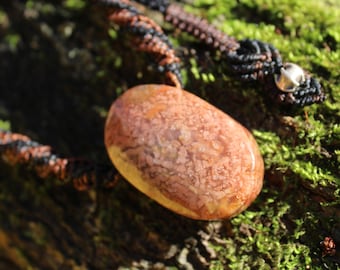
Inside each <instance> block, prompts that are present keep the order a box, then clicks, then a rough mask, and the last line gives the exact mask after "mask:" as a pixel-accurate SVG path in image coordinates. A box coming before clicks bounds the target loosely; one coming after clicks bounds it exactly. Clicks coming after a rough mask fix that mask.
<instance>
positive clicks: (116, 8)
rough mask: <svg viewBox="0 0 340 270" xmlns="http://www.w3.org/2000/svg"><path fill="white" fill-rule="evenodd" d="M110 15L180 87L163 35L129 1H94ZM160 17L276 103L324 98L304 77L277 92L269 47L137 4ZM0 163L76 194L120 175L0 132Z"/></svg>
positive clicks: (163, 6)
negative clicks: (220, 57) (290, 89)
mask: <svg viewBox="0 0 340 270" xmlns="http://www.w3.org/2000/svg"><path fill="white" fill-rule="evenodd" d="M96 1H97V2H99V3H101V4H104V5H105V6H107V7H109V8H110V9H111V12H110V15H109V19H110V20H112V21H113V22H115V23H116V24H118V25H119V26H120V27H121V28H122V29H124V30H126V31H128V32H131V33H132V34H133V36H134V37H135V45H136V47H137V49H139V50H141V51H145V52H147V53H149V54H151V55H153V56H154V58H155V63H156V64H157V68H158V70H159V71H161V72H164V74H165V75H166V77H167V79H168V81H169V83H170V84H173V85H175V86H176V87H180V88H181V87H182V81H181V74H180V63H179V62H180V61H179V59H178V58H177V57H176V55H175V52H174V49H173V47H172V45H171V43H170V41H169V39H168V37H167V36H166V35H165V34H164V33H163V31H162V29H161V28H160V27H159V26H158V25H157V24H156V23H155V22H153V21H152V20H151V19H149V18H147V17H145V16H144V15H142V14H140V13H139V11H138V10H137V9H136V8H135V7H134V6H133V5H131V3H130V2H129V1H128V0H96ZM136 2H139V3H141V4H143V5H146V6H147V7H149V8H151V9H154V10H157V11H160V12H161V13H163V15H164V17H165V19H166V20H167V21H168V22H170V23H172V24H173V25H174V27H176V28H178V29H180V30H182V31H184V32H187V33H189V34H191V35H193V36H195V37H196V38H198V39H199V40H201V41H202V42H204V43H205V44H207V45H209V46H211V47H212V48H214V49H216V50H219V51H220V52H222V53H223V56H224V57H225V60H226V63H227V64H228V67H229V68H230V70H231V71H232V72H233V73H235V74H237V75H238V76H239V77H240V78H241V79H243V80H248V81H249V80H250V81H260V82H262V83H263V85H264V89H265V90H266V91H267V92H268V93H269V95H270V96H272V97H273V98H274V99H275V100H277V101H278V102H279V103H283V104H292V105H298V106H305V105H308V104H312V103H318V102H322V101H323V100H324V99H325V94H324V93H323V92H322V88H321V85H320V83H319V82H318V81H317V80H316V79H314V78H312V77H311V76H309V75H308V74H306V80H305V81H304V82H303V83H302V84H301V85H299V86H298V87H297V89H296V91H294V92H291V93H285V92H282V91H280V90H279V89H278V88H277V87H276V84H275V82H274V76H273V75H275V74H279V72H280V69H281V68H282V67H283V64H282V59H281V56H280V53H279V52H278V50H277V49H276V48H274V47H273V46H272V45H270V44H268V43H264V42H261V41H258V40H250V39H245V40H242V41H236V40H235V39H234V38H232V37H229V36H228V35H226V34H225V33H223V32H221V31H219V30H218V29H216V28H215V27H213V26H212V25H210V24H209V23H208V22H207V21H206V20H204V19H201V18H198V17H196V16H194V15H191V14H188V13H187V12H185V11H184V10H183V9H182V8H181V7H180V6H178V5H175V4H170V3H169V1H168V0H136ZM0 158H2V159H3V160H5V161H7V162H8V163H11V164H24V165H26V166H28V167H31V168H33V169H34V170H35V171H36V172H37V174H38V175H39V176H41V177H42V178H46V177H55V178H58V179H59V180H60V181H62V182H67V181H72V182H73V184H74V186H75V187H76V188H77V189H78V190H87V189H88V188H91V187H93V186H104V187H112V186H114V184H115V183H116V181H117V179H118V177H119V174H118V172H117V171H116V170H115V169H114V168H113V167H112V165H109V166H105V165H99V164H95V163H94V162H91V161H88V160H84V159H75V158H61V157H59V156H58V155H57V154H55V153H53V152H52V150H51V147H50V146H47V145H42V144H40V143H38V142H35V141H33V140H31V139H30V138H29V137H27V136H25V135H21V134H16V133H11V132H9V131H4V130H1V129H0Z"/></svg>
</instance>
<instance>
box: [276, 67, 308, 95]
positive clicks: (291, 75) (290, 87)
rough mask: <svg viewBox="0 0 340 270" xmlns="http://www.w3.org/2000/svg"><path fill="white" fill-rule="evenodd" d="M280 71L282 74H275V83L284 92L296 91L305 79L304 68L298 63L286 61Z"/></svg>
mask: <svg viewBox="0 0 340 270" xmlns="http://www.w3.org/2000/svg"><path fill="white" fill-rule="evenodd" d="M280 72H281V73H280V75H276V76H275V83H276V86H277V87H278V88H279V89H280V90H281V91H283V92H288V93H289V92H294V91H295V90H296V88H297V87H298V86H299V85H300V84H301V83H303V82H304V81H305V74H304V71H303V69H302V68H301V67H300V66H298V65H296V64H293V63H286V64H285V65H284V67H282V68H281V70H280Z"/></svg>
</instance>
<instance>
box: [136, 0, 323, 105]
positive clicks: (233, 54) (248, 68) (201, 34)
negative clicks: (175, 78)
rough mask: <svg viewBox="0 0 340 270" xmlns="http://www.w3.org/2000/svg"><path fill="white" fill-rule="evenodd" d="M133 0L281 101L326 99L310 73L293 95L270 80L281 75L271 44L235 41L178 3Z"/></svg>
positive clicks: (299, 102) (298, 102)
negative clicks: (201, 44)
mask: <svg viewBox="0 0 340 270" xmlns="http://www.w3.org/2000/svg"><path fill="white" fill-rule="evenodd" d="M134 1H135V2H138V3H140V4H143V5H145V6H147V7H149V8H151V9H154V10H158V11H159V12H161V13H163V15H164V17H165V20H166V21H168V22H170V23H171V24H172V25H174V27H176V28H177V29H180V30H181V31H183V32H186V33H188V34H191V35H193V36H195V37H196V38H198V39H199V40H200V41H202V42H204V43H205V44H207V45H208V46H210V47H212V48H214V49H216V50H219V51H220V52H222V53H223V56H224V58H225V61H226V63H227V64H228V67H229V69H230V70H231V71H232V73H233V74H234V75H236V76H237V77H239V78H240V79H241V80H246V81H259V82H261V83H262V84H263V86H264V89H265V90H266V91H267V93H268V95H269V96H272V97H273V98H274V99H275V100H276V101H278V102H279V103H280V104H287V105H293V106H298V107H303V106H306V105H310V104H313V103H320V102H322V101H324V100H325V98H326V96H325V94H324V93H323V91H322V87H321V85H320V83H319V82H318V81H317V80H316V79H314V78H312V77H311V76H310V75H309V74H305V77H306V81H305V82H304V83H302V84H301V85H300V86H299V87H297V89H296V90H295V92H294V93H293V94H292V93H286V92H283V91H281V90H280V89H278V87H277V86H276V84H273V83H271V80H270V79H269V78H268V77H271V78H273V77H274V76H275V75H278V74H280V70H281V68H282V67H283V63H282V58H281V56H280V53H279V51H278V50H277V49H276V48H275V47H274V46H272V45H271V44H268V43H265V42H262V41H259V40H251V39H245V40H241V41H236V40H235V39H234V38H232V37H229V36H228V35H226V34H225V33H223V32H221V31H219V30H218V29H216V28H215V27H214V26H212V25H211V24H209V23H208V22H207V21H206V20H204V19H201V18H199V17H196V16H194V15H192V14H189V13H187V12H186V11H184V10H183V9H182V8H181V7H180V6H179V5H176V4H170V3H169V1H168V0H134Z"/></svg>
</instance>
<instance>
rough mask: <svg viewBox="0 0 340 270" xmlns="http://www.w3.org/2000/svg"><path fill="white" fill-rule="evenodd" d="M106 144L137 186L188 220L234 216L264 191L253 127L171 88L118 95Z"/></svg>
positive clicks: (146, 87) (136, 89)
mask: <svg viewBox="0 0 340 270" xmlns="http://www.w3.org/2000/svg"><path fill="white" fill-rule="evenodd" d="M105 144H106V148H107V151H108V153H109V156H110V158H111V160H112V162H113V164H114V165H115V167H116V168H117V169H118V171H119V172H120V173H121V174H122V175H123V176H124V177H125V178H126V179H127V180H128V181H129V182H130V183H131V184H132V185H134V186H135V187H136V188H137V189H139V190H140V191H142V192H143V193H145V194H146V195H148V196H149V197H150V198H152V199H154V200H156V201H157V202H158V203H160V204H161V205H163V206H165V207H167V208H169V209H170V210H172V211H174V212H176V213H178V214H181V215H184V216H187V217H189V218H193V219H203V220H211V219H221V218H229V217H232V216H234V215H236V214H238V213H240V212H241V211H243V210H244V209H246V208H247V207H248V206H249V204H250V203H251V202H252V201H253V200H254V199H255V198H256V197H257V195H258V194H259V193H260V191H261V188H262V182H263V173H264V166H263V160H262V157H261V155H260V152H259V149H258V146H257V144H256V142H255V140H254V138H253V136H252V135H251V134H250V132H249V131H248V130H247V129H246V128H244V127H243V126H242V125H241V124H239V123H238V122H236V121H235V120H234V119H233V118H231V117H230V116H229V115H227V114H225V113H224V112H222V111H220V110H218V109H217V108H215V107H214V106H212V105H211V104H209V103H207V102H206V101H204V100H202V99H200V98H198V97H197V96H195V95H192V94H191V93H189V92H186V91H184V90H180V89H177V88H174V87H171V86H167V85H141V86H137V87H134V88H131V89H129V90H128V91H126V92H125V93H124V94H123V95H122V96H120V97H119V98H118V99H117V100H116V101H115V102H114V103H113V104H112V107H111V109H110V112H109V115H108V118H107V121H106V127H105Z"/></svg>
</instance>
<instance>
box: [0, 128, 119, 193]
mask: <svg viewBox="0 0 340 270" xmlns="http://www.w3.org/2000/svg"><path fill="white" fill-rule="evenodd" d="M0 157H1V158H2V159H3V160H4V161H5V162H7V163H9V164H11V165H17V164H22V165H25V166H27V167H29V168H33V169H34V170H35V171H36V173H37V174H38V176H39V177H41V178H48V177H54V178H57V179H59V180H60V181H61V182H63V183H65V182H68V181H72V182H73V185H74V187H75V188H76V189H77V190H80V191H83V190H87V189H89V188H92V187H94V186H103V187H111V186H114V184H115V183H116V180H117V179H118V178H117V171H116V170H115V169H113V168H112V166H104V165H99V164H95V163H93V162H91V161H88V160H84V159H74V158H69V159H67V158H61V157H59V156H58V155H56V154H54V153H52V150H51V147H50V146H47V145H42V144H40V143H38V142H36V141H33V140H31V138H29V137H27V136H25V135H21V134H18V133H12V132H9V131H4V130H1V129H0Z"/></svg>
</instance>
